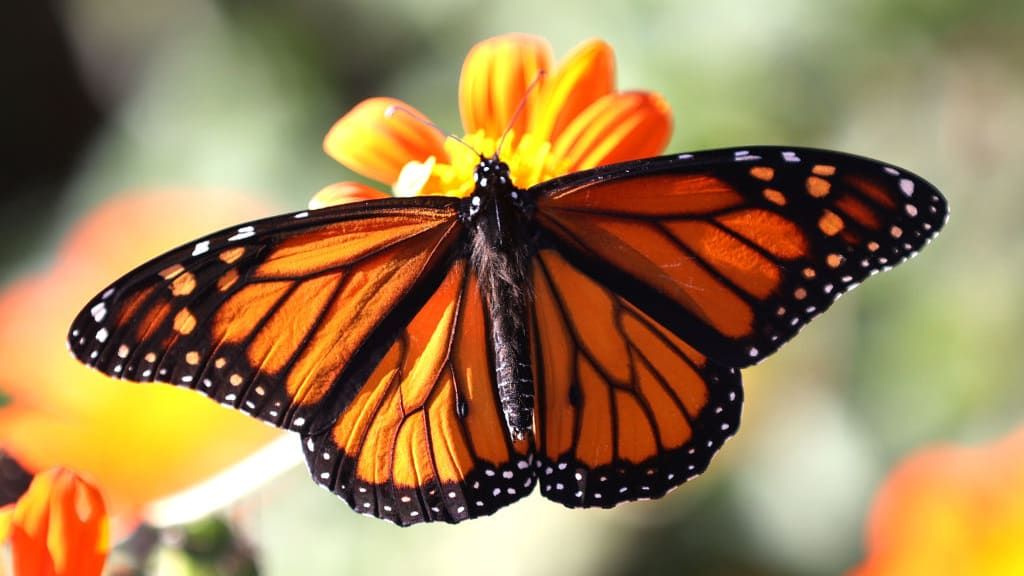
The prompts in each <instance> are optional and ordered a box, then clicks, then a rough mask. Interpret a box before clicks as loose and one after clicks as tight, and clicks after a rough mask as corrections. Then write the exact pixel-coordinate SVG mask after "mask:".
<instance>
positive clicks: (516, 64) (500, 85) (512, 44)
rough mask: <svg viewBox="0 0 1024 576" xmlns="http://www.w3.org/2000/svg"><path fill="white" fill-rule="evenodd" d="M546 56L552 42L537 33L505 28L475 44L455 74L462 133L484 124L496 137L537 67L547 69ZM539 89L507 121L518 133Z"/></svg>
mask: <svg viewBox="0 0 1024 576" xmlns="http://www.w3.org/2000/svg"><path fill="white" fill-rule="evenodd" d="M551 62H552V56H551V46H550V45H549V44H548V43H547V41H546V40H544V39H543V38H540V37H537V36H530V35H527V34H505V35H503V36H496V37H494V38H490V39H487V40H484V41H483V42H480V43H479V44H477V45H476V46H474V47H473V48H472V49H471V50H470V51H469V55H468V56H466V61H465V62H464V63H463V65H462V76H461V78H460V79H459V112H460V113H461V115H462V127H463V128H464V129H465V131H466V134H472V133H474V132H476V131H477V130H483V131H484V133H485V134H486V135H487V136H490V137H491V138H500V137H501V135H502V134H503V133H504V132H505V130H506V129H508V128H509V127H510V126H509V121H510V120H511V119H512V115H513V114H515V112H516V108H518V107H519V104H520V102H522V101H523V96H524V95H525V94H526V90H527V88H529V86H530V84H531V83H532V82H533V81H534V80H536V79H537V78H538V77H539V75H540V73H541V72H543V71H548V70H550V69H551ZM539 92H540V91H539V90H534V91H532V92H531V93H530V95H529V97H528V99H527V102H526V104H525V106H524V108H523V110H522V112H520V114H519V117H518V118H517V119H516V122H515V124H514V125H513V126H512V128H514V129H515V131H516V133H517V134H523V133H524V132H525V130H524V128H525V127H526V126H528V125H529V119H530V115H531V113H532V112H533V110H534V109H535V108H536V106H537V104H538V103H539V101H540V94H539ZM439 160H440V157H439Z"/></svg>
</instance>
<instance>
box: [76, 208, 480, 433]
mask: <svg viewBox="0 0 1024 576" xmlns="http://www.w3.org/2000/svg"><path fill="white" fill-rule="evenodd" d="M454 203H455V201H454V200H453V199H445V198H424V199H416V200H387V201H383V203H381V202H373V203H361V204H354V205H348V206H342V207H338V208H331V209H325V210H318V211H314V212H299V213H297V214H291V215H285V216H279V217H275V218H270V219H266V220H261V221H257V222H253V223H250V224H245V225H242V226H239V227H235V228H231V229H228V230H224V231H222V232H219V233H216V234H212V235H210V236H207V237H205V238H202V239H199V240H197V241H195V242H192V243H190V244H188V245H185V246H182V247H180V248H178V249H176V250H172V251H170V252H168V253H167V254H165V255H163V256H161V257H158V258H156V259H154V260H152V261H150V262H149V263H147V264H144V265H142V266H141V267H139V268H137V269H136V270H134V271H133V272H130V273H129V274H127V275H126V276H124V277H123V278H122V279H120V280H118V281H117V282H115V283H114V284H113V285H112V286H111V287H109V288H107V289H106V290H104V291H103V292H102V293H101V294H100V295H99V296H97V297H96V298H95V299H94V300H93V301H92V302H90V303H89V305H88V306H87V307H86V308H85V309H84V310H83V312H82V313H81V314H80V315H79V316H78V318H76V320H75V321H74V323H73V324H72V327H71V332H70V335H69V346H70V347H71V351H72V353H73V354H74V355H75V356H76V357H77V358H78V359H79V360H81V361H82V362H84V363H86V364H89V365H91V366H94V367H95V368H97V369H99V370H101V371H103V372H105V373H107V374H109V375H111V376H115V377H118V378H124V379H128V380H135V381H162V382H168V383H172V384H176V385H179V386H185V387H188V388H193V389H195V390H197V391H200V392H202V393H204V394H206V395H208V396H210V397H211V398H213V399H214V400H217V401H219V402H221V403H223V404H227V405H230V406H232V407H235V408H239V409H241V410H243V411H245V412H247V413H249V414H252V415H254V416H256V417H258V418H261V419H263V420H265V421H267V422H270V423H272V424H274V425H276V426H281V427H289V428H293V429H298V430H301V429H304V427H308V426H315V424H316V423H315V422H313V420H314V417H315V416H317V415H318V414H321V413H323V412H329V411H330V410H331V409H332V407H333V405H335V404H339V403H344V402H345V401H347V399H348V397H350V396H351V395H352V394H354V390H350V389H348V388H346V387H339V386H337V383H338V382H343V381H344V382H346V383H348V382H352V381H354V380H355V379H356V378H354V377H353V376H352V375H353V374H357V373H359V372H360V371H362V372H363V373H365V372H366V371H367V370H369V369H370V368H371V367H372V363H373V361H374V360H375V358H374V354H375V353H377V351H378V350H379V349H381V348H382V347H386V346H388V345H390V339H391V338H393V337H394V334H393V333H394V330H393V329H392V325H395V324H399V325H400V324H401V323H402V322H404V321H407V320H408V317H410V316H411V315H412V314H413V313H414V312H415V308H414V307H411V306H410V304H411V303H410V302H409V300H415V297H412V298H408V297H407V296H409V295H410V294H415V293H416V292H417V290H418V289H420V288H422V287H423V286H424V285H430V284H435V285H436V284H437V283H438V282H440V279H441V276H439V275H438V274H437V273H436V272H435V270H437V269H440V266H438V264H439V262H443V261H444V260H445V259H448V258H450V257H451V254H452V253H453V251H454V249H455V247H456V246H457V242H456V241H457V240H458V238H459V236H460V231H461V225H460V224H459V222H458V218H457V215H456V210H455V208H454ZM403 317H404V318H403Z"/></svg>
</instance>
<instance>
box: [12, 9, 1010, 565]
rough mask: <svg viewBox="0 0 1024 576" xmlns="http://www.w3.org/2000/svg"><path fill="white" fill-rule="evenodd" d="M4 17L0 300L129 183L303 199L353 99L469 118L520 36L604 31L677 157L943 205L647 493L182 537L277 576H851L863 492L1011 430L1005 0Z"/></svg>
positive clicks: (304, 491) (301, 473)
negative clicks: (469, 98) (924, 231)
mask: <svg viewBox="0 0 1024 576" xmlns="http://www.w3.org/2000/svg"><path fill="white" fill-rule="evenodd" d="M4 12H5V15H4V17H3V18H2V19H0V68H2V70H3V71H4V74H3V78H4V85H5V88H4V89H3V90H2V91H0V117H2V118H3V123H2V127H3V135H4V138H3V141H2V142H0V150H2V161H0V166H2V168H0V229H2V230H3V238H4V241H3V242H0V290H3V286H6V285H8V284H10V283H11V282H13V281H15V280H16V279H18V278H20V277H22V276H24V275H26V274H29V273H33V272H37V271H40V270H44V269H45V268H46V267H47V266H49V265H50V264H51V262H52V261H53V259H54V254H55V253H56V251H57V249H58V246H60V243H61V241H62V239H63V238H64V237H65V235H66V234H67V233H68V231H69V230H70V229H71V228H72V226H74V224H75V222H77V221H79V220H80V219H81V218H83V217H85V216H86V215H88V214H89V213H90V212H91V211H93V210H95V209H96V208H97V207H98V206H100V205H101V203H103V202H105V201H109V200H110V199H112V198H115V197H122V196H124V195H128V194H132V193H135V192H137V191H139V190H151V189H166V188H176V189H187V188H191V189H202V190H232V191H238V192H243V193H245V194H246V195H248V196H251V197H253V198H256V199H258V200H259V201H261V202H264V203H265V204H266V206H267V208H266V210H267V214H268V215H269V214H270V213H271V212H273V211H282V212H283V211H290V210H299V209H301V208H302V207H304V206H305V204H306V202H307V200H308V199H309V197H310V196H311V195H312V194H314V193H315V192H316V191H317V190H319V189H320V188H321V187H322V186H324V185H326V184H329V183H331V182H336V181H339V180H345V179H351V178H352V177H353V175H352V174H350V173H347V172H346V171H345V169H344V168H342V167H341V166H340V165H338V164H337V163H335V162H334V161H332V160H331V159H329V158H328V157H327V156H326V155H324V154H323V152H322V151H321V148H320V145H321V140H322V138H323V135H324V134H325V133H326V131H327V129H328V128H329V127H330V125H331V124H332V123H333V122H334V121H335V120H336V119H337V118H338V117H339V116H341V115H342V114H343V113H345V112H346V111H347V110H348V109H350V108H351V107H352V106H353V105H354V104H356V103H357V102H358V101H360V100H362V99H363V98H366V97H369V96H376V95H389V96H395V97H398V98H401V99H404V100H406V101H407V102H409V103H410V104H412V105H414V106H416V107H418V108H419V109H420V110H422V111H423V112H425V113H426V114H428V115H429V116H430V117H431V118H432V119H434V120H435V121H436V122H438V123H439V124H440V125H441V126H443V127H445V128H446V129H448V130H451V131H452V132H455V133H461V128H460V125H459V120H458V110H457V100H456V89H457V81H458V75H459V70H460V67H461V65H462V59H463V58H464V56H465V54H466V52H467V51H468V49H469V48H470V47H471V46H472V45H473V44H474V43H476V42H477V41H479V40H481V39H484V38H486V37H489V36H492V35H495V34H499V33H503V32H509V31H522V32H530V33H535V34H539V35H541V36H544V37H546V38H547V39H548V40H549V41H550V42H551V43H552V45H553V46H554V49H555V53H556V55H557V56H559V57H560V56H561V55H564V54H565V53H566V52H567V51H568V50H569V49H571V48H572V47H573V46H574V45H576V44H577V43H578V42H579V41H581V40H583V39H586V38H589V37H593V36H597V37H600V38H603V39H605V40H607V41H608V42H609V43H611V44H612V46H613V47H614V48H615V50H616V55H617V64H618V79H619V87H620V88H624V89H644V90H653V91H658V92H661V93H662V94H663V95H664V96H665V97H666V99H667V100H668V102H669V103H670V104H671V106H672V109H673V112H674V114H675V118H676V126H675V131H674V137H673V141H672V144H671V145H670V146H669V149H670V150H672V151H685V150H691V149H701V148H709V147H722V146H738V145H748V144H791V145H800V146H815V147H824V148H835V149H841V150H845V151H849V152H854V153H858V154H862V155H867V156H871V157H875V158H880V159H885V160H886V161H888V162H891V163H893V164H895V165H897V166H902V167H905V168H907V169H910V170H912V171H914V172H916V173H918V174H920V175H922V176H923V177H925V178H927V179H928V180H930V181H931V182H932V183H934V184H935V185H936V186H937V187H938V188H939V189H940V190H942V191H943V192H944V193H945V194H946V196H947V197H948V199H949V202H950V205H951V212H952V216H951V220H950V222H949V225H948V227H947V229H946V230H945V232H944V233H943V234H942V235H940V236H939V237H938V238H937V239H936V240H935V241H934V242H933V243H932V245H931V246H930V247H929V248H928V249H927V250H926V251H925V252H924V253H923V254H922V255H921V256H920V257H919V258H917V259H914V260H913V261H911V262H909V263H907V264H906V265H904V266H901V267H900V268H898V269H896V270H894V271H892V272H890V273H888V274H883V275H881V276H879V277H878V278H877V279H873V280H871V281H870V282H868V283H867V285H866V286H865V287H862V288H860V289H859V290H857V291H856V292H855V293H853V294H851V295H848V296H846V297H844V298H843V299H842V301H841V302H839V303H838V304H837V305H836V306H835V307H834V308H832V310H831V311H830V312H829V313H828V314H826V315H825V316H824V317H822V318H820V319H819V320H817V321H816V322H815V323H813V324H812V325H811V326H809V327H808V328H807V329H805V330H804V332H803V333H802V334H801V335H800V337H798V338H797V339H796V340H795V341H794V342H793V343H792V344H790V345H789V346H786V347H785V348H784V349H783V350H782V351H780V352H779V353H778V354H776V355H775V356H773V357H771V358H770V359H768V360H766V361H765V362H763V363H762V364H761V365H759V366H757V367H754V368H752V369H749V370H747V371H745V373H744V380H745V385H746V390H747V402H746V405H745V410H744V415H743V425H742V426H741V429H740V431H739V434H738V435H737V436H736V437H735V438H734V439H732V440H731V441H730V442H729V443H728V444H727V445H726V446H725V448H724V449H723V450H722V451H721V452H720V453H719V455H718V456H717V457H716V459H715V460H714V462H713V463H712V466H711V468H710V470H709V471H708V472H707V474H705V475H704V476H703V477H701V478H699V479H697V480H696V481H694V482H691V483H690V484H687V485H686V486H684V487H683V488H682V489H680V490H678V491H676V492H674V493H672V494H670V495H669V496H668V497H666V498H664V499H662V500H660V501H656V502H647V503H637V504H631V505H624V506H621V507H619V508H617V509H615V510H612V511H570V510H567V509H563V508H561V507H560V506H558V505H556V504H553V503H549V502H547V501H545V500H543V499H542V498H541V497H540V496H539V495H537V494H535V495H534V497H531V498H529V499H527V500H526V501H524V502H522V503H520V504H517V505H514V506H511V507H509V508H507V509H504V510H502V511H501V512H499V513H498V514H497V515H496V516H492V517H488V518H484V519H480V520H476V521H473V522H469V523H465V524H462V525H458V526H454V527H453V526H417V527H414V528H410V529H399V528H396V527H393V526H391V525H389V524H386V523H384V522H380V521H377V520H371V519H368V518H364V517H361V516H358V515H356V514H353V513H352V512H351V511H350V510H349V509H348V507H347V506H346V505H345V504H344V503H343V502H341V501H340V500H337V499H336V498H334V497H333V496H331V495H329V494H328V493H326V492H325V491H323V490H321V489H319V488H317V487H316V486H314V484H313V483H312V482H311V481H310V480H309V478H308V474H307V472H306V471H305V467H304V466H301V465H300V466H299V467H296V468H294V469H292V470H291V471H289V472H287V473H285V474H284V475H282V476H280V477H278V478H277V479H276V480H274V481H272V482H271V483H269V484H267V485H265V486H264V487H262V488H261V489H259V490H257V491H255V492H253V493H250V494H249V495H247V496H246V497H244V498H243V499H242V500H241V501H240V502H238V503H236V504H234V505H233V506H231V507H230V508H229V509H228V510H226V511H224V512H222V513H220V514H219V515H218V516H217V517H216V518H217V520H216V521H215V522H214V527H213V528H210V526H209V524H208V523H207V524H202V523H201V524H200V525H193V526H191V527H187V528H184V529H182V531H179V532H178V536H179V538H178V540H175V541H176V542H179V543H180V541H181V540H180V538H183V537H184V536H181V534H182V533H188V531H189V530H192V531H193V532H202V531H203V530H208V531H209V530H213V531H214V532H216V531H217V530H220V529H223V530H225V531H227V532H230V535H229V537H230V538H231V539H233V540H232V541H233V542H235V547H236V548H239V549H244V550H245V551H246V552H245V554H247V555H248V556H247V557H251V558H252V559H254V560H255V562H256V565H257V566H258V568H259V573H260V574H269V575H277V574H309V575H316V574H342V573H345V574H361V573H369V572H371V571H372V572H373V573H376V574H391V573H409V571H410V570H415V571H416V573H418V574H424V575H426V574H442V573H443V574H446V575H448V576H455V575H457V574H477V573H480V572H482V571H484V570H486V571H487V572H488V573H491V574H497V575H502V574H508V575H513V574H546V573H552V574H553V573H558V574H561V575H563V576H569V575H573V574H590V575H595V574H601V575H609V576H611V575H619V574H654V573H684V572H685V573H687V574H758V575H774V574H780V575H781V574H835V573H841V572H843V571H845V570H847V569H849V568H850V567H852V566H855V565H857V564H858V563H860V562H861V561H862V560H863V558H864V556H865V523H866V522H867V516H868V510H869V509H870V506H871V502H872V500H873V497H874V495H875V493H876V491H877V490H878V488H879V487H880V486H881V485H882V483H883V481H884V479H885V478H886V476H887V474H888V473H889V472H890V471H891V470H892V469H893V467H894V466H896V465H897V464H898V463H899V462H900V461H901V460H902V459H903V458H905V457H906V456H907V455H909V454H912V453H913V452H914V451H915V450H918V449H920V448H922V447H926V446H930V445H935V444H943V443H950V442H954V443H963V444H976V443H984V442H989V441H993V440H996V439H998V438H1000V437H1003V436H1005V435H1007V434H1009V433H1010V432H1011V431H1013V430H1014V429H1016V428H1017V427H1019V426H1022V425H1024V387H1022V386H1021V383H1022V372H1024V368H1022V366H1024V363H1022V362H1020V361H1019V358H1018V356H1019V355H1020V352H1019V345H1020V342H1021V341H1022V340H1024V322H1022V320H1024V298H1022V288H1024V284H1022V280H1024V227H1022V226H1021V216H1022V215H1024V194H1022V193H1021V183H1022V182H1024V162H1022V161H1021V157H1022V155H1024V147H1022V146H1021V138H1020V134H1019V133H1020V129H1021V128H1022V127H1024V3H1021V2H1019V1H1017V0H992V1H987V2H968V1H956V0H939V1H935V0H901V1H880V0H874V1H867V2H865V1H852V0H850V1H840V2H829V3H826V2H802V1H797V0H777V1H775V2H772V3H770V4H769V3H764V2H757V1H754V0H749V1H735V2H733V1H729V2H707V1H700V2H688V1H670V0H641V1H636V2H628V3H627V2H596V1H593V0H588V1H563V2H551V1H547V0H519V1H517V2H505V3H497V2H486V3H485V2H473V1H471V0H438V1H435V2H429V3H428V2H420V1H413V0H397V1H394V2H379V1H370V0H355V1H354V0H339V1H327V0H292V1H285V0H245V1H239V0H219V1H218V0H175V1H155V2H146V3H139V2H134V1H130V0H68V1H65V2H41V1H38V2H37V1H26V0H22V1H15V2H13V3H7V5H6V6H5V10H4ZM191 209H192V210H195V211H197V212H202V211H204V210H205V209H206V208H205V207H204V205H202V204H197V205H195V206H193V207H192V208H191ZM222 209H223V208H222ZM152 218H154V219H157V218H160V214H153V215H152ZM229 221H230V220H229ZM128 240H129V241H130V240H131V239H130V238H128ZM167 247H168V248H170V247H171V246H167ZM112 279H113V278H111V280H112ZM93 288H95V289H98V288H99V286H95V287H91V288H90V289H89V290H87V292H89V293H91V292H92V289H93ZM53 354H54V355H55V356H56V355H60V356H62V357H63V355H65V354H66V352H65V350H64V345H63V342H60V341H56V342H53ZM211 441H212V440H211ZM197 526H198V527H197ZM165 539H166V536H165ZM178 548H179V549H180V548H181V546H178ZM187 564H188V563H187V562H185V563H182V564H181V566H185V565H187ZM181 570H182V571H181V572H179V573H183V574H184V573H190V572H189V571H188V570H189V569H187V568H181ZM167 573H174V572H167ZM191 573H201V572H191Z"/></svg>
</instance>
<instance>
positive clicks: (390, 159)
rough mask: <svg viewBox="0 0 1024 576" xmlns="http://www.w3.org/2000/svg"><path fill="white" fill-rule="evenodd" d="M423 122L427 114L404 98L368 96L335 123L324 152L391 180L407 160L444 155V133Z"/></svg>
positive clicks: (380, 178) (358, 169)
mask: <svg viewBox="0 0 1024 576" xmlns="http://www.w3.org/2000/svg"><path fill="white" fill-rule="evenodd" d="M424 122H427V117H426V116H424V115H423V114H422V113H420V112H419V111H418V110H416V109H415V108H413V107H412V106H409V105H408V104H406V103H404V102H402V101H401V100H396V99H394V98H369V99H367V100H363V101H362V102H360V103H359V104H357V105H356V107H355V108H353V109H352V110H350V111H349V112H348V114H345V115H344V116H342V117H341V119H340V120H338V121H337V122H335V123H334V126H332V127H331V129H330V131H329V132H327V136H326V137H325V138H324V152H326V153H327V155H328V156H330V157H331V158H334V159H335V160H337V161H338V162H340V163H341V164H343V165H345V166H346V167H348V168H349V169H351V170H353V171H355V172H357V173H359V174H361V175H363V176H366V177H367V178H372V179H374V180H376V181H378V182H383V183H385V184H391V183H393V182H394V181H395V180H396V179H397V178H398V174H399V173H400V172H401V170H402V166H405V165H406V164H407V163H409V162H412V161H422V160H424V159H426V158H428V157H430V156H437V157H440V158H444V157H445V156H444V154H445V152H444V140H445V137H444V135H443V134H441V133H440V132H439V131H438V130H437V129H436V128H434V127H433V126H431V125H429V124H426V123H424Z"/></svg>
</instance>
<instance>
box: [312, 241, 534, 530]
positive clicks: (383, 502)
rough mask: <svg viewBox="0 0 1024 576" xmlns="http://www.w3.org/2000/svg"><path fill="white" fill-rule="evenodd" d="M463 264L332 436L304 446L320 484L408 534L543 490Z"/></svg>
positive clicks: (457, 265)
mask: <svg viewBox="0 0 1024 576" xmlns="http://www.w3.org/2000/svg"><path fill="white" fill-rule="evenodd" d="M467 267H468V265H467V264H466V262H465V261H464V260H458V261H456V262H455V264H454V265H453V266H452V267H451V269H450V270H449V271H448V273H447V276H446V277H445V279H444V281H443V282H442V283H441V285H440V287H439V288H438V289H437V290H436V291H435V292H434V293H433V294H432V295H431V296H430V298H429V300H427V301H426V303H425V304H424V305H423V306H422V308H421V309H420V311H419V312H418V313H417V314H416V316H415V317H414V318H413V319H412V321H411V322H410V323H409V325H408V326H407V327H406V328H405V329H404V330H402V331H401V332H400V334H399V337H398V339H397V340H396V341H395V342H394V343H393V344H392V345H391V347H390V348H389V349H388V350H387V352H386V353H385V354H384V356H383V358H382V359H381V361H380V363H379V364H378V365H377V366H376V368H375V369H374V371H373V373H372V374H370V376H369V378H368V379H367V380H366V384H365V385H364V386H363V387H362V388H360V389H359V391H358V393H357V394H356V395H355V397H354V398H353V399H352V400H351V402H349V404H348V405H347V407H346V408H345V410H344V411H343V412H342V413H341V414H340V415H339V416H338V418H337V420H336V421H335V422H333V423H332V424H331V426H330V427H329V428H325V429H324V430H322V431H320V432H318V433H315V434H309V435H306V436H305V437H304V444H305V447H306V450H307V453H306V456H307V459H308V461H309V467H310V471H311V473H312V474H313V477H314V478H315V479H316V480H317V481H318V482H320V483H321V484H322V485H323V486H325V487H326V488H327V489H329V490H331V491H332V492H335V493H337V494H339V495H340V496H341V497H342V498H344V499H345V501H346V502H348V503H349V505H350V506H352V508H354V509H355V510H356V511H358V512H362V513H365V514H371V515H374V516H377V517H380V518H384V519H387V520H391V521H392V522H395V523H397V524H400V525H403V526H405V525H408V524H413V523H416V522H423V521H438V520H440V521H445V522H452V523H454V522H459V521H462V520H466V519H468V518H474V517H477V516H482V515H486V514H491V513H492V512H494V511H495V510H497V509H498V508H501V507H502V506H505V505H507V504H510V503H512V502H514V501H516V500H518V499H519V498H522V497H523V496H526V495H527V494H529V493H530V492H531V491H532V490H533V485H534V474H533V469H532V468H531V466H530V464H531V463H532V461H533V456H532V454H531V453H530V446H529V445H528V443H527V442H525V441H521V442H517V443H512V441H511V440H510V439H509V436H508V434H507V433H506V431H505V425H504V419H503V417H502V413H501V407H500V405H499V402H498V397H497V392H496V388H495V384H494V376H493V375H494V367H493V359H492V356H491V347H490V345H489V343H488V336H487V334H488V332H487V315H486V313H485V311H484V305H483V303H482V301H481V297H480V291H479V288H478V287H477V281H476V278H475V276H474V275H473V274H472V273H468V272H467Z"/></svg>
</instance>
